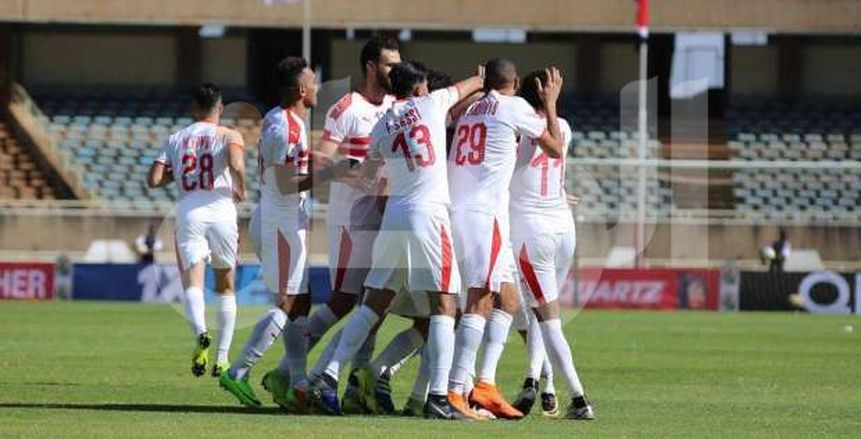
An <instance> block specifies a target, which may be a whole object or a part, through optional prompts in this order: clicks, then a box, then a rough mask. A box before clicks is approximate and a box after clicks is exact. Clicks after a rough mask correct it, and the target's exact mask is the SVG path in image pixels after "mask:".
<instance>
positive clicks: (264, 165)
mask: <svg viewBox="0 0 861 439" xmlns="http://www.w3.org/2000/svg"><path fill="white" fill-rule="evenodd" d="M257 153H258V154H257V161H258V165H259V166H260V190H261V199H260V202H261V203H263V204H266V206H267V207H271V208H273V209H277V211H278V212H284V213H285V214H287V215H297V214H298V213H299V210H300V209H304V202H305V199H306V198H307V197H308V192H307V191H302V192H294V193H291V194H287V195H283V194H282V193H281V191H280V190H279V189H278V184H277V183H276V181H275V172H274V167H276V166H286V167H288V168H290V169H291V170H292V171H293V174H294V175H296V176H302V175H308V156H309V149H308V135H307V132H306V131H305V121H304V120H302V118H301V117H299V116H297V115H296V114H294V113H293V112H291V111H290V110H287V109H283V108H281V107H276V108H273V109H272V110H270V111H269V113H267V114H266V117H265V118H264V119H263V129H262V131H261V133H260V140H259V142H258V144H257Z"/></svg>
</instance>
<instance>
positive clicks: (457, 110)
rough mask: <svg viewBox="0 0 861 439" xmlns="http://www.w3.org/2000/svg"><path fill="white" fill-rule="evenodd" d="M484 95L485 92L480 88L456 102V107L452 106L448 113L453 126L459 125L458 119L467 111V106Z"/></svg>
mask: <svg viewBox="0 0 861 439" xmlns="http://www.w3.org/2000/svg"><path fill="white" fill-rule="evenodd" d="M483 97H484V92H483V91H482V90H479V91H477V92H475V93H473V94H471V95H469V96H467V97H466V98H465V99H461V100H460V102H458V103H456V104H454V107H451V110H449V111H448V115H449V117H450V118H451V126H455V125H457V119H458V118H460V116H461V115H463V113H465V112H466V110H467V108H469V106H470V105H472V104H474V103H475V102H477V101H478V100H479V99H481V98H483Z"/></svg>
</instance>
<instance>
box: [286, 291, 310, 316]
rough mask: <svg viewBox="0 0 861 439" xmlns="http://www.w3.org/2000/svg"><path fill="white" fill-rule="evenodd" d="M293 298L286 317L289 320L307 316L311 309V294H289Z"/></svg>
mask: <svg viewBox="0 0 861 439" xmlns="http://www.w3.org/2000/svg"><path fill="white" fill-rule="evenodd" d="M290 297H291V298H293V304H292V306H291V307H290V310H289V311H285V312H287V317H289V318H290V320H295V319H296V318H297V317H300V316H307V315H308V313H309V312H310V311H311V295H310V294H299V295H296V296H290Z"/></svg>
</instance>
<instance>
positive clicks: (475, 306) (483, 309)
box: [466, 288, 493, 317]
mask: <svg viewBox="0 0 861 439" xmlns="http://www.w3.org/2000/svg"><path fill="white" fill-rule="evenodd" d="M491 309H493V294H491V292H490V290H488V289H487V288H470V289H469V293H468V295H467V300H466V313H467V314H479V315H482V316H485V317H486V316H488V315H490V310H491Z"/></svg>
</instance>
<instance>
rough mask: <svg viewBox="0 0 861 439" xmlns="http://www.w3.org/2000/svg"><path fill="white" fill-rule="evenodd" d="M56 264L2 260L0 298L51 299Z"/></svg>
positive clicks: (52, 296) (0, 266) (0, 267)
mask: <svg viewBox="0 0 861 439" xmlns="http://www.w3.org/2000/svg"><path fill="white" fill-rule="evenodd" d="M53 298H54V264H45V263H26V262H22V263H18V262H0V300H2V299H18V300H51V299H53Z"/></svg>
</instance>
